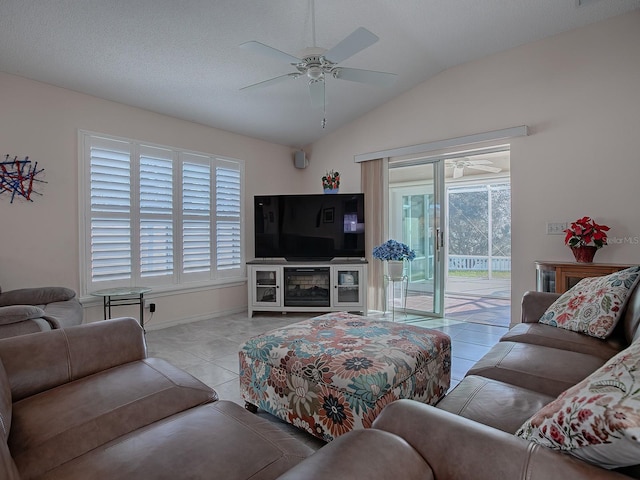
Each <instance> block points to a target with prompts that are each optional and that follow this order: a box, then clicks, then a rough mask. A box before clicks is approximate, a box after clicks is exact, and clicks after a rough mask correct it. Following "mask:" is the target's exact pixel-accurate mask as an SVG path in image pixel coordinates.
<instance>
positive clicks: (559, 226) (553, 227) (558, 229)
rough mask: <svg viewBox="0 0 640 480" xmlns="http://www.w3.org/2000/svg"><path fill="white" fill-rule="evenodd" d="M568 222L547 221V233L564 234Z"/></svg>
mask: <svg viewBox="0 0 640 480" xmlns="http://www.w3.org/2000/svg"><path fill="white" fill-rule="evenodd" d="M567 228H569V222H547V235H564V231H565V230H566V229H567Z"/></svg>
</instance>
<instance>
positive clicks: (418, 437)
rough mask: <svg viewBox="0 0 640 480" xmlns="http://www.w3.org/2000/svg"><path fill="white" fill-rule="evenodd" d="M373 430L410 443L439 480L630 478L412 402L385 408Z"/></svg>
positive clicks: (400, 402)
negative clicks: (393, 435) (378, 430)
mask: <svg viewBox="0 0 640 480" xmlns="http://www.w3.org/2000/svg"><path fill="white" fill-rule="evenodd" d="M373 427H374V428H376V429H380V430H384V431H387V432H390V433H393V434H395V435H397V436H399V437H402V438H403V439H404V440H406V441H407V442H408V443H409V444H410V445H411V446H412V447H413V448H414V449H415V450H416V451H417V452H418V453H420V455H422V457H423V458H424V459H425V460H426V461H427V463H428V464H429V466H430V467H431V469H432V470H433V474H434V477H435V478H436V479H438V480H453V479H455V480H460V479H467V478H473V479H474V480H494V479H496V478H526V479H529V480H566V479H568V478H571V479H580V478H585V479H587V478H588V479H603V480H604V479H623V478H627V477H625V476H623V475H620V474H617V473H614V472H611V471H609V470H604V469H602V468H599V467H595V466H592V465H589V464H587V463H585V462H583V461H580V460H577V459H575V458H573V457H571V456H569V455H566V454H562V453H557V452H555V451H553V450H550V449H548V448H545V447H541V446H540V445H536V444H533V443H529V442H527V441H526V440H523V439H521V438H518V437H516V436H514V435H511V434H509V433H506V432H503V431H501V430H497V429H495V428H492V427H489V426H487V425H482V424H481V423H478V422H474V421H473V420H469V419H467V418H463V417H459V416H457V415H455V414H452V413H449V412H446V411H443V410H440V409H438V408H435V407H432V406H430V405H426V404H423V403H419V402H415V401H412V400H399V401H396V402H394V403H392V404H390V405H388V406H387V407H385V409H384V410H383V411H382V413H381V414H380V416H379V417H378V418H377V419H376V420H375V421H374V423H373Z"/></svg>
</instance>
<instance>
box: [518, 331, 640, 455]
mask: <svg viewBox="0 0 640 480" xmlns="http://www.w3.org/2000/svg"><path fill="white" fill-rule="evenodd" d="M638 373H640V342H635V343H633V344H632V345H631V346H629V348H627V349H626V350H624V351H622V352H620V353H619V354H617V355H616V356H615V357H613V358H612V359H610V360H609V361H608V362H607V363H606V364H605V365H603V366H602V367H601V368H599V369H598V370H597V371H595V372H594V373H592V374H591V375H589V376H588V377H587V378H585V379H584V380H583V381H581V382H580V383H578V384H577V385H574V386H573V387H571V388H569V389H568V390H567V391H565V392H563V393H562V394H561V395H560V396H559V397H558V398H557V399H556V400H554V401H552V402H551V403H549V404H548V405H547V406H545V407H544V408H543V409H541V410H540V411H539V412H537V413H536V414H535V415H533V416H532V417H531V418H530V419H529V420H527V421H526V422H525V423H524V425H522V428H520V429H519V430H518V432H517V435H518V436H520V437H522V438H524V439H526V440H530V441H532V442H535V443H538V444H540V445H543V446H545V447H549V448H553V449H557V450H562V451H565V452H568V453H570V454H572V455H574V456H576V457H578V458H580V459H582V460H585V461H587V462H590V463H593V464H596V465H599V466H601V467H604V468H618V467H625V466H630V465H636V464H638V463H640V378H637V375H638Z"/></svg>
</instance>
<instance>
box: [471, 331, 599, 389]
mask: <svg viewBox="0 0 640 480" xmlns="http://www.w3.org/2000/svg"><path fill="white" fill-rule="evenodd" d="M604 362H605V360H603V359H602V358H599V357H596V356H594V355H587V354H585V353H577V352H571V351H567V350H560V349H558V348H550V347H543V346H541V345H531V344H527V343H515V342H499V343H497V344H496V345H494V346H493V347H492V348H491V350H489V352H488V353H487V354H486V355H485V356H484V357H482V358H481V359H480V360H478V362H477V363H476V364H475V365H474V366H473V367H471V369H470V370H469V371H468V372H467V376H468V375H479V376H481V377H485V378H492V379H494V380H499V381H501V382H505V383H508V384H510V385H516V386H518V387H522V388H526V389H529V390H533V391H535V392H540V393H543V394H545V395H551V396H553V397H556V396H558V395H559V394H560V393H562V392H563V391H564V390H566V389H567V388H569V387H572V386H573V385H575V384H576V383H578V382H579V381H581V380H582V379H584V378H585V377H586V376H587V375H589V374H591V373H593V372H594V371H595V370H597V369H598V368H600V367H601V366H602V365H603V364H604Z"/></svg>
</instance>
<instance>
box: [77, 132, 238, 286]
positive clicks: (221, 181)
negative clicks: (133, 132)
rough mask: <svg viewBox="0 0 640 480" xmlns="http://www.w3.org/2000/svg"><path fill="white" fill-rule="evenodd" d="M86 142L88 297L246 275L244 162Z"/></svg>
mask: <svg viewBox="0 0 640 480" xmlns="http://www.w3.org/2000/svg"><path fill="white" fill-rule="evenodd" d="M80 135H81V137H80V138H81V142H82V144H83V146H84V148H83V154H82V155H84V156H85V157H88V158H82V159H81V161H82V162H84V164H86V165H88V166H89V172H88V175H87V176H86V177H84V176H83V180H84V181H86V182H88V185H86V186H85V187H84V188H83V189H82V192H84V194H85V195H86V198H85V199H84V201H83V204H84V205H85V207H84V210H85V211H87V212H88V216H87V219H86V220H84V218H81V223H82V225H83V231H84V237H85V245H86V246H85V252H86V254H87V258H86V259H84V260H83V263H84V264H85V267H84V268H85V271H86V272H87V273H86V275H85V279H86V285H85V291H90V290H91V289H95V288H107V287H110V286H114V285H118V286H122V285H136V284H141V285H171V284H180V283H185V282H191V281H209V280H215V279H217V278H226V277H233V276H241V275H242V274H243V255H242V244H243V242H242V235H243V232H242V221H241V217H242V194H243V192H242V171H243V166H242V162H241V161H238V160H231V159H223V158H217V157H214V156H210V155H206V154H197V153H193V152H184V151H179V150H176V149H172V148H170V147H162V146H151V145H143V144H140V143H138V142H135V141H132V140H123V139H115V138H108V137H105V136H101V135H100V136H98V135H95V134H91V133H88V132H81V133H80ZM214 259H215V261H214Z"/></svg>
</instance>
